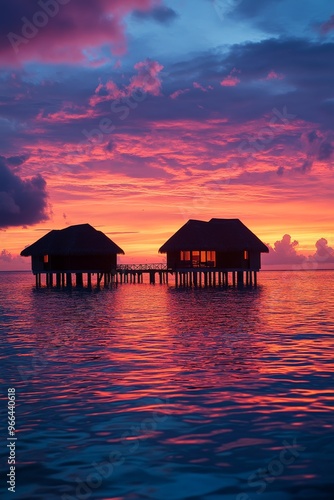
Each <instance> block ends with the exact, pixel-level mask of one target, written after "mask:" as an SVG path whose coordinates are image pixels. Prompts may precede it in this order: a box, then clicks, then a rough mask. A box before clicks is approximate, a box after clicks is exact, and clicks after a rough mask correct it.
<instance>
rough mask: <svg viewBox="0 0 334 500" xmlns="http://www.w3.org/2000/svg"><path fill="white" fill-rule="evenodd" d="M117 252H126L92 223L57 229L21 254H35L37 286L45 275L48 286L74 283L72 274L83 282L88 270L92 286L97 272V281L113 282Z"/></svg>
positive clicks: (32, 257) (89, 283)
mask: <svg viewBox="0 0 334 500" xmlns="http://www.w3.org/2000/svg"><path fill="white" fill-rule="evenodd" d="M117 254H124V252H123V250H122V249H121V248H120V247H119V246H118V245H116V243H114V242H113V241H112V240H111V239H110V238H108V236H106V235H105V234H104V233H103V232H102V231H97V230H96V229H95V228H94V227H92V226H91V225H90V224H79V225H75V226H69V227H66V228H65V229H60V230H53V231H50V232H49V233H47V234H46V235H45V236H43V237H42V238H40V239H39V240H37V241H36V242H35V243H33V244H32V245H30V246H28V247H27V248H25V249H24V250H23V251H22V252H21V255H22V256H23V257H29V256H31V264H32V272H33V274H34V275H35V276H36V286H37V287H39V286H41V275H42V274H45V276H46V285H47V286H53V276H54V275H55V278H56V285H57V286H65V285H66V286H71V285H72V274H74V275H75V276H76V285H77V286H82V285H83V273H87V284H88V286H91V279H92V274H95V273H96V274H97V284H98V285H99V284H100V283H101V281H102V279H103V278H104V283H105V284H108V283H110V282H111V280H112V277H113V276H114V274H115V273H116V268H117Z"/></svg>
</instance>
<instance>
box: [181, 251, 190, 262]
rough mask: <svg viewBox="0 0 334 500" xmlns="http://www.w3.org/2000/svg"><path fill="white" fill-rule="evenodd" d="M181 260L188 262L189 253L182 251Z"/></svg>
mask: <svg viewBox="0 0 334 500" xmlns="http://www.w3.org/2000/svg"><path fill="white" fill-rule="evenodd" d="M181 260H190V251H188V250H186V251H185V250H182V251H181Z"/></svg>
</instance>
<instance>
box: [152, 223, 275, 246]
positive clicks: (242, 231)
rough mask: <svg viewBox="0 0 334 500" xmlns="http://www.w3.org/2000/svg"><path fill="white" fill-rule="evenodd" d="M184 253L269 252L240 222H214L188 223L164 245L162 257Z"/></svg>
mask: <svg viewBox="0 0 334 500" xmlns="http://www.w3.org/2000/svg"><path fill="white" fill-rule="evenodd" d="M181 250H216V251H221V252H234V251H239V250H253V251H257V252H265V253H268V252H269V249H268V248H267V247H266V245H264V243H262V241H261V240H259V238H258V237H257V236H255V234H254V233H252V231H250V230H249V229H248V228H247V227H246V226H245V225H244V224H243V223H242V222H241V221H240V220H239V219H211V220H210V221H209V222H204V221H201V220H192V219H190V220H188V222H187V223H186V224H185V225H184V226H182V227H181V228H180V229H179V230H178V231H177V232H176V233H175V234H173V236H171V238H169V240H167V241H166V243H165V244H164V245H162V247H161V248H160V250H159V252H160V253H166V252H173V251H174V252H177V251H181Z"/></svg>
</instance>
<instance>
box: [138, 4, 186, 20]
mask: <svg viewBox="0 0 334 500" xmlns="http://www.w3.org/2000/svg"><path fill="white" fill-rule="evenodd" d="M133 16H134V17H135V18H136V19H138V20H145V19H147V20H151V19H152V20H154V21H156V22H158V23H160V24H168V23H170V22H172V21H174V20H175V19H176V18H177V17H178V15H177V13H176V12H175V10H173V9H171V8H170V7H155V8H154V9H152V10H151V11H148V12H143V11H140V10H135V11H134V12H133Z"/></svg>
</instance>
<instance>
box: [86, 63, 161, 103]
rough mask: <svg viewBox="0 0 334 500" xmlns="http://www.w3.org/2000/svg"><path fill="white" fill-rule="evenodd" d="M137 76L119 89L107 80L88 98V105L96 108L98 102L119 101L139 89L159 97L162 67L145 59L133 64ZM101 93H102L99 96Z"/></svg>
mask: <svg viewBox="0 0 334 500" xmlns="http://www.w3.org/2000/svg"><path fill="white" fill-rule="evenodd" d="M134 68H135V69H136V70H137V75H135V76H133V77H132V78H131V80H130V83H129V85H127V86H125V87H123V88H119V87H118V86H117V84H116V83H115V82H113V81H112V80H109V81H108V82H107V83H105V84H103V83H99V85H98V86H97V87H96V89H95V94H94V95H93V96H92V97H91V98H90V101H89V104H90V105H91V106H96V105H97V104H99V103H100V102H105V101H111V100H114V99H121V98H124V97H128V96H130V95H131V94H132V93H133V92H134V91H135V90H136V89H141V90H142V91H144V92H147V93H148V94H151V95H154V96H158V95H161V80H160V78H159V73H160V71H161V70H162V69H163V66H162V65H161V64H159V63H158V62H157V61H151V60H149V59H146V60H145V61H140V62H138V63H137V64H135V66H134ZM101 91H102V92H103V93H102V94H101Z"/></svg>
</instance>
